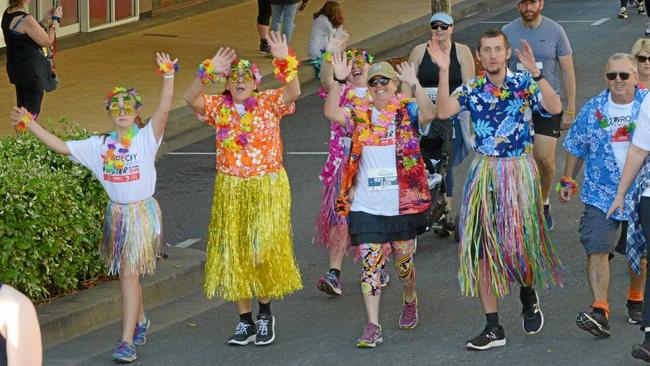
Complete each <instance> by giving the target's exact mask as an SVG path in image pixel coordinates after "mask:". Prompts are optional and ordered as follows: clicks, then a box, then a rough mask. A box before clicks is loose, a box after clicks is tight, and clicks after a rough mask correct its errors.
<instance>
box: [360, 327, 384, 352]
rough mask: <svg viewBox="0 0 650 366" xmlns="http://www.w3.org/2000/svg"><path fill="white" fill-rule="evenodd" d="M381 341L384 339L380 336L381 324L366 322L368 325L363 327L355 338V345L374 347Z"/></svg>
mask: <svg viewBox="0 0 650 366" xmlns="http://www.w3.org/2000/svg"><path fill="white" fill-rule="evenodd" d="M383 342H384V339H383V338H382V336H381V326H379V325H375V324H373V323H368V325H366V327H365V328H364V329H363V333H362V334H361V337H359V339H357V347H359V348H375V347H376V346H377V345H378V344H380V343H383Z"/></svg>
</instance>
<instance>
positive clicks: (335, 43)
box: [320, 31, 350, 93]
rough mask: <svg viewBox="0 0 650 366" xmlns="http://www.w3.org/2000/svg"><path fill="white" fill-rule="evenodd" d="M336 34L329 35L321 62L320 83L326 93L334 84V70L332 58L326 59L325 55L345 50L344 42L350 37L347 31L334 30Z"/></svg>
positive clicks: (328, 55) (330, 55) (329, 55)
mask: <svg viewBox="0 0 650 366" xmlns="http://www.w3.org/2000/svg"><path fill="white" fill-rule="evenodd" d="M334 33H335V34H334V35H331V36H330V37H329V41H328V42H327V47H326V48H325V54H323V59H322V61H321V64H320V85H321V86H322V87H323V90H325V92H326V93H329V92H330V89H331V88H332V85H333V84H334V72H333V71H332V63H331V61H332V60H331V59H329V60H325V57H326V55H327V57H332V55H334V54H335V53H338V52H341V51H343V44H344V43H345V42H346V41H347V40H348V38H350V35H349V34H348V33H347V32H346V31H340V32H334Z"/></svg>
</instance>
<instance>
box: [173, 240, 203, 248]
mask: <svg viewBox="0 0 650 366" xmlns="http://www.w3.org/2000/svg"><path fill="white" fill-rule="evenodd" d="M200 241H201V239H196V238H194V239H187V240H185V241H182V242H180V243H176V244H174V246H175V247H176V248H187V247H189V246H190V245H192V244H194V243H198V242H200Z"/></svg>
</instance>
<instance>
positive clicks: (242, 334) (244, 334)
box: [228, 322, 256, 346]
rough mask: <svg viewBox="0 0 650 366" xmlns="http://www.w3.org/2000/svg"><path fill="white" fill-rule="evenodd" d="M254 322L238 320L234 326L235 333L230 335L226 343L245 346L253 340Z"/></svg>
mask: <svg viewBox="0 0 650 366" xmlns="http://www.w3.org/2000/svg"><path fill="white" fill-rule="evenodd" d="M255 332H256V328H255V324H251V323H248V322H239V324H237V328H235V334H234V335H233V336H232V337H230V339H229V340H228V344H232V345H236V346H245V345H247V344H249V343H250V342H253V341H255Z"/></svg>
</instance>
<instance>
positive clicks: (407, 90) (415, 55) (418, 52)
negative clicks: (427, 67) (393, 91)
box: [400, 43, 427, 97]
mask: <svg viewBox="0 0 650 366" xmlns="http://www.w3.org/2000/svg"><path fill="white" fill-rule="evenodd" d="M426 49H427V44H426V43H424V44H419V45H417V46H415V48H413V50H412V51H411V54H410V55H409V59H408V63H409V64H411V65H420V64H421V63H422V58H423V57H424V54H425V52H426ZM400 90H401V92H402V93H403V94H404V95H406V96H407V97H412V96H413V91H412V90H411V86H410V85H408V84H407V83H402V84H401V87H400Z"/></svg>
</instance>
